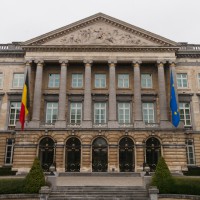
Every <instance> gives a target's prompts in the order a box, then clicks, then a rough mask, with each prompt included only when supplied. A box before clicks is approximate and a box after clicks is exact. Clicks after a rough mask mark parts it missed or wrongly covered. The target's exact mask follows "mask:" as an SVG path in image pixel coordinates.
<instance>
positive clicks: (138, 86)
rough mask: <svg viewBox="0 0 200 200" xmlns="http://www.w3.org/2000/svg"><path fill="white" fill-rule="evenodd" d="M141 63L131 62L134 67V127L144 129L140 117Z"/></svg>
mask: <svg viewBox="0 0 200 200" xmlns="http://www.w3.org/2000/svg"><path fill="white" fill-rule="evenodd" d="M140 64H141V61H133V67H134V111H135V112H134V127H135V128H142V127H144V122H143V117H142V99H141V81H140Z"/></svg>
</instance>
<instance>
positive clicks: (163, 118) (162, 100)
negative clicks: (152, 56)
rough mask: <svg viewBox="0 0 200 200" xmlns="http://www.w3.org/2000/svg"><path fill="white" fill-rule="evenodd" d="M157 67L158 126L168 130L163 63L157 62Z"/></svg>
mask: <svg viewBox="0 0 200 200" xmlns="http://www.w3.org/2000/svg"><path fill="white" fill-rule="evenodd" d="M157 66H158V95H159V104H160V106H159V107H160V126H161V128H168V127H169V121H168V116H167V96H166V86H165V72H164V63H163V62H157Z"/></svg>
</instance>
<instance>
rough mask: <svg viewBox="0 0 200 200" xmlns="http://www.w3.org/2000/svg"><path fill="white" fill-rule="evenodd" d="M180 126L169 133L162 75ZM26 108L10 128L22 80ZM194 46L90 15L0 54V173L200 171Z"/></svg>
mask: <svg viewBox="0 0 200 200" xmlns="http://www.w3.org/2000/svg"><path fill="white" fill-rule="evenodd" d="M171 71H172V72H173V78H174V86H175V89H176V95H177V101H178V106H179V111H180V118H181V122H180V123H179V126H178V127H177V128H175V127H174V126H173V125H172V123H171V110H170V105H169V104H170V72H171ZM26 73H28V77H29V93H30V95H29V97H30V102H29V103H30V108H29V114H28V117H27V121H26V122H25V129H24V130H23V131H22V130H21V128H20V125H19V122H18V118H19V112H20V106H21V95H22V88H23V84H24V77H25V74H26ZM199 96H200V45H192V44H187V43H177V42H174V41H171V40H169V39H166V38H164V37H161V36H158V35H156V34H153V33H150V32H148V31H145V30H143V29H141V28H138V27H135V26H133V25H130V24H128V23H125V22H122V21H120V20H118V19H115V18H112V17H110V16H107V15H105V14H102V13H98V14H96V15H93V16H91V17H88V18H86V19H83V20H80V21H78V22H75V23H73V24H70V25H68V26H65V27H62V28H60V29H57V30H55V31H52V32H49V33H47V34H44V35H41V36H39V37H36V38H33V39H31V40H28V41H26V42H20V43H14V42H13V43H12V44H2V45H0V103H1V104H0V141H1V145H0V167H6V166H11V167H12V170H17V171H18V173H22V172H27V171H29V169H30V167H31V165H32V162H33V160H34V158H35V157H36V156H38V157H39V159H40V161H41V165H42V167H43V169H44V171H48V170H49V167H50V166H51V165H55V167H56V170H57V171H58V172H65V171H67V172H72V171H77V172H133V171H135V172H141V171H143V168H144V166H145V165H149V166H150V169H151V170H154V169H155V167H156V164H157V161H158V158H159V157H160V156H163V157H164V158H165V160H166V162H167V164H168V166H169V168H170V170H171V171H174V172H181V171H186V170H187V169H188V167H199V166H200V134H199V133H200V112H199V111H200V107H199V106H200V97H199Z"/></svg>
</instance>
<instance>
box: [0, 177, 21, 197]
mask: <svg viewBox="0 0 200 200" xmlns="http://www.w3.org/2000/svg"><path fill="white" fill-rule="evenodd" d="M24 180H25V179H24V178H10V179H0V194H19V193H24Z"/></svg>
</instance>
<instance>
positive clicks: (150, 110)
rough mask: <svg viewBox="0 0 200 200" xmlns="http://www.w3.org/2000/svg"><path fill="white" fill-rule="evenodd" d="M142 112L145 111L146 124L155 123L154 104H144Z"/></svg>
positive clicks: (144, 119)
mask: <svg viewBox="0 0 200 200" xmlns="http://www.w3.org/2000/svg"><path fill="white" fill-rule="evenodd" d="M142 111H143V121H144V122H145V123H155V117H154V103H143V104H142Z"/></svg>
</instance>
